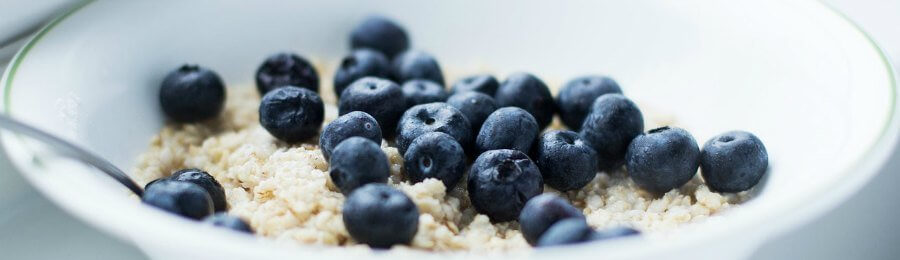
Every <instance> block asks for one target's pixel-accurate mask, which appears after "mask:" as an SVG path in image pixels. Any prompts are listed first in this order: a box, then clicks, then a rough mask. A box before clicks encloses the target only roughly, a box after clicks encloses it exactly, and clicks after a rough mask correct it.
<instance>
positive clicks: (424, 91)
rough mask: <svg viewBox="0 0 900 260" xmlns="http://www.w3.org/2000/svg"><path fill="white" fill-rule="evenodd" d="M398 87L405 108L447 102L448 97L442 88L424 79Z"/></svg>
mask: <svg viewBox="0 0 900 260" xmlns="http://www.w3.org/2000/svg"><path fill="white" fill-rule="evenodd" d="M400 87H401V88H402V89H403V96H404V97H405V98H406V106H407V107H412V106H415V105H419V104H426V103H433V102H444V101H446V100H447V96H449V94H447V91H446V90H444V87H443V86H441V85H438V84H437V83H434V82H433V81H430V80H425V79H413V80H408V81H406V82H404V83H403V85H402V86H400Z"/></svg>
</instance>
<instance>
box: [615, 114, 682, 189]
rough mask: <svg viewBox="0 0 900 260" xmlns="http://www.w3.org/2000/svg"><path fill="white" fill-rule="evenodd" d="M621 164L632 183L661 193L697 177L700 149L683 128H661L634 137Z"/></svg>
mask: <svg viewBox="0 0 900 260" xmlns="http://www.w3.org/2000/svg"><path fill="white" fill-rule="evenodd" d="M625 162H626V163H625V164H626V165H625V166H626V167H627V168H628V175H629V176H631V179H632V180H634V183H635V184H637V185H638V186H639V187H641V188H643V189H645V190H647V191H650V192H655V193H665V192H668V191H669V190H672V189H675V188H679V187H681V186H682V185H684V184H685V183H687V182H688V181H690V180H691V178H693V177H694V175H695V174H697V167H699V166H700V148H699V147H697V141H694V137H692V136H691V134H690V133H688V132H687V131H685V130H684V129H681V128H677V127H661V128H657V129H653V130H650V131H649V132H647V133H646V134H641V135H639V136H638V137H636V138H634V141H632V142H631V145H629V146H628V153H627V154H626V155H625Z"/></svg>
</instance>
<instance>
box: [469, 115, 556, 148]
mask: <svg viewBox="0 0 900 260" xmlns="http://www.w3.org/2000/svg"><path fill="white" fill-rule="evenodd" d="M538 131H540V130H539V128H538V123H537V121H535V120H534V117H533V116H531V114H529V113H528V111H525V110H524V109H521V108H518V107H504V108H500V109H497V111H494V112H493V113H491V114H490V115H489V116H488V117H487V119H485V120H484V124H482V125H481V130H479V131H478V136H477V137H476V138H475V146H476V148H478V151H480V152H484V151H488V150H496V149H514V150H518V151H520V152H525V153H527V152H529V150H530V149H531V144H532V143H534V139H535V138H537V135H538Z"/></svg>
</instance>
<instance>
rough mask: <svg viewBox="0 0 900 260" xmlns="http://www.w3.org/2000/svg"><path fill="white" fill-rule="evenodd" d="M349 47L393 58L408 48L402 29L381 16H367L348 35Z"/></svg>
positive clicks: (406, 38)
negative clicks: (377, 52)
mask: <svg viewBox="0 0 900 260" xmlns="http://www.w3.org/2000/svg"><path fill="white" fill-rule="evenodd" d="M350 47H351V48H353V49H359V48H370V49H374V50H377V51H379V52H381V53H384V55H386V56H387V57H388V58H390V57H394V56H395V55H397V54H398V53H400V52H403V51H405V50H406V49H407V48H409V37H408V36H406V31H405V30H403V27H400V25H398V24H396V23H394V22H393V21H391V20H389V19H387V18H385V17H381V16H369V17H366V19H365V20H363V22H362V23H360V24H359V25H357V26H356V28H354V29H353V32H351V33H350Z"/></svg>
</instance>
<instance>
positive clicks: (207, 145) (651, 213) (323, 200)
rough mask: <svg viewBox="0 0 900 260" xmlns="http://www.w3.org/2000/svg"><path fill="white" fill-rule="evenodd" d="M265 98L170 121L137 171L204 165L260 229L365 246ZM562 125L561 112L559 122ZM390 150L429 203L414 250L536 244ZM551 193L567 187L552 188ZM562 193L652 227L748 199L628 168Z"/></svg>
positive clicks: (618, 218)
mask: <svg viewBox="0 0 900 260" xmlns="http://www.w3.org/2000/svg"><path fill="white" fill-rule="evenodd" d="M324 75H327V74H324ZM320 92H322V96H323V99H324V100H325V102H326V112H325V122H326V123H327V122H329V121H331V120H333V119H335V118H336V117H337V108H336V107H335V106H334V104H335V102H334V100H335V98H334V95H333V93H332V91H331V89H330V88H324V89H322V90H321V91H320ZM259 100H260V97H259V94H258V93H257V91H256V89H254V88H252V87H235V88H230V89H229V90H228V98H227V101H226V108H225V110H224V111H223V113H222V114H221V116H219V118H217V119H215V120H213V121H210V122H205V123H200V124H171V123H170V124H167V125H166V126H165V127H164V128H163V129H162V130H161V131H160V133H159V134H157V135H156V136H154V137H153V139H152V141H151V143H150V148H149V149H148V150H147V151H146V152H145V153H144V154H143V155H141V156H140V158H139V159H138V164H137V166H136V169H135V170H134V171H133V172H134V175H135V178H136V179H137V180H138V181H139V182H140V183H148V182H150V181H152V180H155V179H157V178H161V177H165V176H166V175H168V174H170V173H172V172H174V171H176V170H179V169H183V168H200V169H203V170H205V171H207V172H209V173H210V174H211V175H212V176H214V177H215V179H216V180H218V182H219V183H221V184H222V186H223V187H224V189H225V193H226V198H227V201H228V205H229V208H228V212H229V213H230V214H234V215H237V216H240V217H242V218H244V219H246V220H247V221H248V222H249V223H250V225H251V226H252V227H253V228H254V229H255V230H256V233H257V234H258V235H260V236H263V237H267V238H271V239H274V240H277V241H282V242H286V243H301V244H320V245H354V244H356V243H355V242H354V241H353V240H352V239H351V238H350V236H349V234H348V233H347V231H346V230H345V228H344V224H343V220H342V216H341V206H342V204H343V202H344V195H343V194H341V192H340V191H339V190H338V189H337V187H335V186H334V184H333V183H331V180H330V178H329V175H328V163H327V161H326V160H325V158H324V157H323V155H322V153H321V152H320V151H319V149H318V147H317V143H318V140H316V139H315V138H314V139H313V140H309V141H307V142H304V143H301V144H294V145H288V144H286V143H284V142H281V141H278V140H276V139H275V138H274V137H272V136H271V135H270V134H269V133H268V132H267V131H266V130H265V129H264V128H263V127H262V126H260V124H259V122H258V114H257V113H258V107H259ZM647 114H648V116H647V117H646V118H647V119H648V122H646V125H647V126H648V127H647V129H652V128H653V126H657V125H662V124H668V123H671V122H666V121H668V119H667V118H666V117H664V116H663V117H653V113H652V112H648V113H647ZM561 127H562V126H561V124H560V123H559V120H558V119H557V120H555V121H554V123H553V124H552V125H551V126H550V127H549V128H550V129H553V128H561ZM381 147H382V150H383V151H384V152H385V154H386V155H387V157H388V159H389V161H390V165H391V175H392V176H391V178H390V180H389V184H390V185H392V186H394V187H396V188H398V189H400V190H401V191H403V192H405V193H406V194H407V195H409V197H410V198H411V199H412V200H413V201H414V202H415V204H416V205H417V206H418V208H419V212H420V216H419V227H418V233H417V234H416V235H415V237H414V238H413V241H412V243H411V245H410V246H411V247H413V248H419V249H426V250H435V251H447V250H507V249H519V248H530V246H529V245H528V243H527V242H526V241H525V239H524V237H523V236H522V234H521V232H520V231H519V228H518V224H517V223H516V222H515V221H513V222H504V223H491V222H490V221H489V219H488V217H487V216H485V215H481V214H477V213H476V212H475V211H474V209H473V208H472V207H471V206H470V205H469V202H468V196H467V194H466V191H465V188H464V187H465V180H462V181H460V183H459V184H458V185H457V187H451V188H450V189H445V187H444V185H443V183H442V182H441V181H438V180H435V179H427V180H425V181H423V182H421V183H416V184H410V183H408V182H404V181H403V178H402V176H401V167H402V160H403V158H402V156H401V155H400V154H399V153H398V151H397V149H396V148H393V147H389V146H388V144H387V143H386V142H382V144H381ZM464 178H465V177H464ZM545 192H552V193H559V192H557V191H554V190H553V189H552V188H550V187H546V186H545ZM560 195H562V196H564V197H566V198H568V199H569V200H570V201H571V203H572V204H573V205H574V206H575V207H577V208H579V209H582V211H583V213H584V214H585V216H586V218H587V222H588V224H590V225H591V226H593V227H595V228H605V227H613V226H628V227H633V228H635V229H638V230H640V231H643V232H645V233H656V232H665V231H669V230H672V229H673V228H676V227H678V226H680V225H683V224H687V223H693V222H699V221H703V220H704V219H706V218H708V217H710V216H713V215H715V214H716V213H718V212H721V211H722V210H725V209H727V208H729V207H731V206H732V205H734V204H736V203H740V202H742V201H743V200H745V199H746V194H743V193H741V194H738V195H731V194H719V193H714V192H711V191H710V190H709V188H707V187H706V186H705V185H704V184H703V183H702V181H701V180H700V177H699V175H697V176H695V177H694V179H693V180H691V181H690V182H689V183H688V184H686V185H684V186H683V187H682V188H680V189H677V190H673V191H670V192H668V193H666V194H664V195H662V196H657V195H653V194H650V193H647V192H645V191H642V190H641V189H639V188H638V187H637V186H636V185H635V183H634V182H633V181H631V180H630V179H629V178H628V177H627V173H625V172H623V171H615V172H610V173H599V174H597V176H596V177H595V178H594V179H593V180H592V181H591V182H590V183H589V184H588V185H587V186H585V187H584V188H582V189H580V190H576V191H572V192H567V193H561V194H560Z"/></svg>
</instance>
